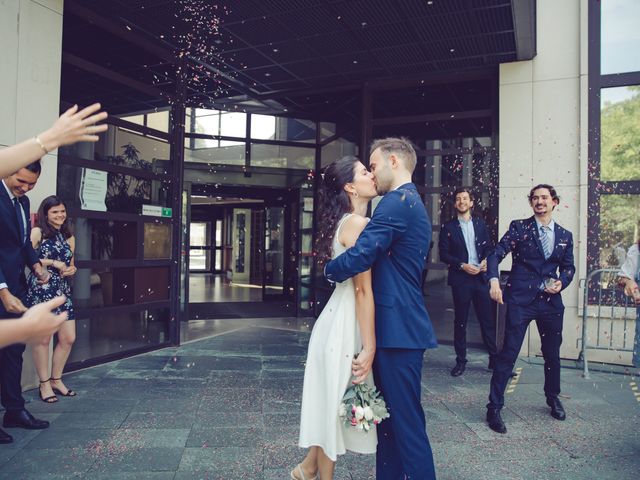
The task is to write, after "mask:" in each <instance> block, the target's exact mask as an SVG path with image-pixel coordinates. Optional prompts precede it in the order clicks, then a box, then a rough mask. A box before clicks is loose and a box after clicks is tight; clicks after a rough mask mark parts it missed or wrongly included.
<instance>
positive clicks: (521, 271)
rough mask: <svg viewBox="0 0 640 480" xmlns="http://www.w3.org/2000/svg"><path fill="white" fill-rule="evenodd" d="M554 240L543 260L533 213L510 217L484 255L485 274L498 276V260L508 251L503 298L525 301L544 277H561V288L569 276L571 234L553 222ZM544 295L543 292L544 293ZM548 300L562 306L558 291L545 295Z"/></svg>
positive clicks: (518, 302)
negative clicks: (520, 217) (498, 239)
mask: <svg viewBox="0 0 640 480" xmlns="http://www.w3.org/2000/svg"><path fill="white" fill-rule="evenodd" d="M554 233H555V242H554V247H553V252H552V253H551V256H550V257H549V258H548V259H546V260H545V258H544V251H543V249H542V243H540V234H539V232H538V228H537V225H536V221H535V218H534V217H530V218H527V219H524V220H514V221H513V222H511V225H509V230H508V231H507V233H505V234H504V236H503V237H502V238H501V239H500V242H498V245H496V248H495V250H494V251H493V252H492V253H491V255H489V258H488V259H487V269H488V274H489V278H498V264H499V263H500V262H501V261H502V259H503V258H504V257H506V256H507V255H508V254H509V252H511V257H512V260H513V263H512V267H511V273H510V274H509V281H508V283H507V287H506V288H505V295H504V301H505V302H506V303H514V304H516V305H528V304H530V303H531V302H533V300H534V299H535V298H536V295H538V294H539V293H540V284H541V283H542V282H543V280H544V279H545V278H547V277H551V278H556V279H559V280H560V281H562V289H563V290H564V289H565V288H567V286H568V285H569V284H570V283H571V280H573V275H574V274H575V272H576V267H575V265H574V264H573V235H572V234H571V232H570V231H568V230H566V229H564V228H562V227H561V226H560V225H558V223H557V222H556V223H555V228H554ZM545 295H547V294H545ZM549 302H550V303H551V305H553V306H554V307H555V308H558V309H562V308H564V305H563V303H562V297H561V296H560V294H555V295H549Z"/></svg>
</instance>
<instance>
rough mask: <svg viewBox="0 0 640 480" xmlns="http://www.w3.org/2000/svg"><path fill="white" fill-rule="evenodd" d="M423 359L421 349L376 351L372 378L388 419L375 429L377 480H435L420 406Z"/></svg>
mask: <svg viewBox="0 0 640 480" xmlns="http://www.w3.org/2000/svg"><path fill="white" fill-rule="evenodd" d="M423 355H424V350H422V349H401V348H378V349H377V350H376V356H375V360H374V363H373V377H374V380H375V382H376V387H377V388H378V390H380V393H382V395H383V397H384V399H385V402H386V404H387V408H388V409H389V414H390V415H391V416H390V417H389V418H387V419H386V420H384V421H383V422H381V423H380V424H379V425H378V449H377V452H376V478H377V479H378V480H404V479H407V480H431V479H435V478H436V473H435V467H434V464H433V454H432V452H431V445H430V443H429V438H428V437H427V431H426V421H425V417H424V410H423V409H422V404H421V402H420V390H421V381H422V358H423Z"/></svg>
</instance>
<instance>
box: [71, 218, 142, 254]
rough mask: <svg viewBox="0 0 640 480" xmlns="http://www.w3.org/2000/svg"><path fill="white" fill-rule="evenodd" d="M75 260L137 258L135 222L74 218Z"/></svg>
mask: <svg viewBox="0 0 640 480" xmlns="http://www.w3.org/2000/svg"><path fill="white" fill-rule="evenodd" d="M74 235H75V237H76V249H75V257H76V260H125V259H134V258H136V256H137V246H136V241H135V239H136V236H137V224H136V223H135V222H114V221H110V220H96V219H92V218H90V219H89V218H82V217H80V218H76V219H75V222H74Z"/></svg>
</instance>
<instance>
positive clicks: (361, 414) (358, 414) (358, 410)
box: [356, 407, 364, 420]
mask: <svg viewBox="0 0 640 480" xmlns="http://www.w3.org/2000/svg"><path fill="white" fill-rule="evenodd" d="M363 417H364V408H362V407H356V419H358V420H362V418H363Z"/></svg>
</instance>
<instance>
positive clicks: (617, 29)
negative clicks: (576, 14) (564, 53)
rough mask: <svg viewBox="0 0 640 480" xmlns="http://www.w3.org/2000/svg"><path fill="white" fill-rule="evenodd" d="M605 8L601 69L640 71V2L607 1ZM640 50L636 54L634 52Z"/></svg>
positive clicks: (602, 6)
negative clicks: (639, 21) (639, 25)
mask: <svg viewBox="0 0 640 480" xmlns="http://www.w3.org/2000/svg"><path fill="white" fill-rule="evenodd" d="M598 3H599V5H600V8H601V9H602V10H601V12H602V16H601V22H600V25H601V41H602V46H601V50H600V53H601V55H600V62H601V64H600V71H601V73H602V74H608V73H622V72H632V71H637V70H640V55H638V54H637V52H638V50H640V30H639V29H638V19H640V2H638V1H637V0H606V1H602V2H598ZM634 52H636V53H634Z"/></svg>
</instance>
